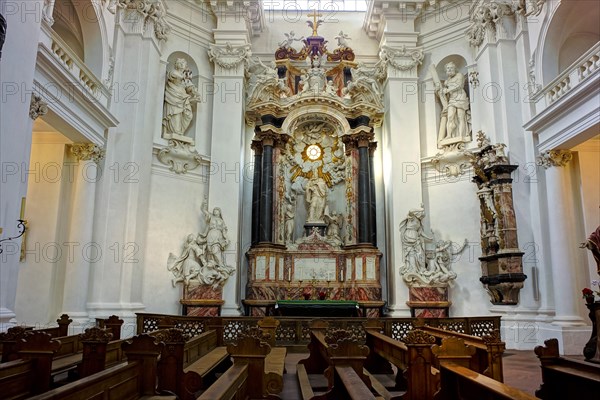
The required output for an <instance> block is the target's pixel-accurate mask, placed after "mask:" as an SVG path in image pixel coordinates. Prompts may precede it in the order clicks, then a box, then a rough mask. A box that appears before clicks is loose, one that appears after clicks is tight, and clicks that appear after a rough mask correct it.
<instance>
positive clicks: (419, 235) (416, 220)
mask: <svg viewBox="0 0 600 400" xmlns="http://www.w3.org/2000/svg"><path fill="white" fill-rule="evenodd" d="M423 218H425V210H424V209H423V208H416V209H412V210H410V211H409V212H408V216H407V217H406V218H405V219H404V220H403V221H402V222H401V223H400V234H401V236H400V237H401V240H402V250H403V251H404V265H403V266H402V268H400V274H402V275H405V274H409V273H412V274H419V273H421V272H423V271H425V270H426V263H427V256H426V253H425V241H426V240H427V241H432V240H433V238H431V237H429V236H427V235H425V232H423Z"/></svg>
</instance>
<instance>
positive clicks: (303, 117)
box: [281, 104, 350, 136]
mask: <svg viewBox="0 0 600 400" xmlns="http://www.w3.org/2000/svg"><path fill="white" fill-rule="evenodd" d="M307 116H310V117H308V120H310V119H313V120H323V121H328V122H329V124H331V125H334V126H336V127H337V132H336V133H337V135H338V136H342V135H345V134H347V133H348V132H350V124H349V123H348V120H347V119H346V117H345V115H344V114H343V113H342V112H341V111H339V110H337V109H335V108H333V107H329V108H327V109H326V110H325V109H324V108H323V106H322V105H319V104H311V105H306V106H303V107H299V108H296V109H294V110H292V111H291V112H290V113H289V114H288V116H287V118H286V119H285V121H284V122H283V125H282V126H281V130H282V131H283V132H289V133H291V132H293V130H294V129H295V128H296V127H297V126H298V125H300V124H303V123H305V122H307Z"/></svg>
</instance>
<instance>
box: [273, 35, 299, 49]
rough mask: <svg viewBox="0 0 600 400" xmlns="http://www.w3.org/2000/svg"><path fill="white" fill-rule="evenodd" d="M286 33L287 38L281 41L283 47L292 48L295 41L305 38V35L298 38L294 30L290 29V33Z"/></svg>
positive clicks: (280, 44) (280, 45)
mask: <svg viewBox="0 0 600 400" xmlns="http://www.w3.org/2000/svg"><path fill="white" fill-rule="evenodd" d="M284 35H285V37H286V38H285V39H284V40H283V41H282V42H281V43H279V47H281V48H283V49H291V48H292V44H294V42H299V41H302V40H304V36H302V37H301V38H299V39H296V34H295V33H294V31H290V33H284Z"/></svg>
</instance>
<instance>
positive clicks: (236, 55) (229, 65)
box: [208, 42, 252, 69]
mask: <svg viewBox="0 0 600 400" xmlns="http://www.w3.org/2000/svg"><path fill="white" fill-rule="evenodd" d="M251 55H252V52H251V51H250V45H249V44H244V45H241V46H233V45H232V44H231V43H230V42H226V43H225V44H224V45H220V44H211V45H210V49H209V50H208V58H209V60H210V61H211V62H214V63H216V64H217V65H218V66H220V67H221V68H225V69H234V68H237V67H238V66H239V65H240V64H241V63H243V62H247V61H248V58H249V57H250V56H251Z"/></svg>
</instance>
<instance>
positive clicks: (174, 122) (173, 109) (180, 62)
mask: <svg viewBox="0 0 600 400" xmlns="http://www.w3.org/2000/svg"><path fill="white" fill-rule="evenodd" d="M191 77H192V72H191V71H190V69H189V68H188V64H187V61H186V60H185V59H184V58H178V59H177V61H175V66H174V68H173V69H172V70H171V71H169V72H168V73H167V85H166V87H165V102H164V113H163V122H162V127H163V129H162V132H163V137H164V138H165V139H182V138H184V137H185V133H186V131H187V130H188V128H189V126H190V124H191V122H192V118H193V117H194V114H193V111H192V104H195V103H198V102H199V101H200V95H199V93H198V90H197V88H196V86H194V84H193V83H192V80H191Z"/></svg>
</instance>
